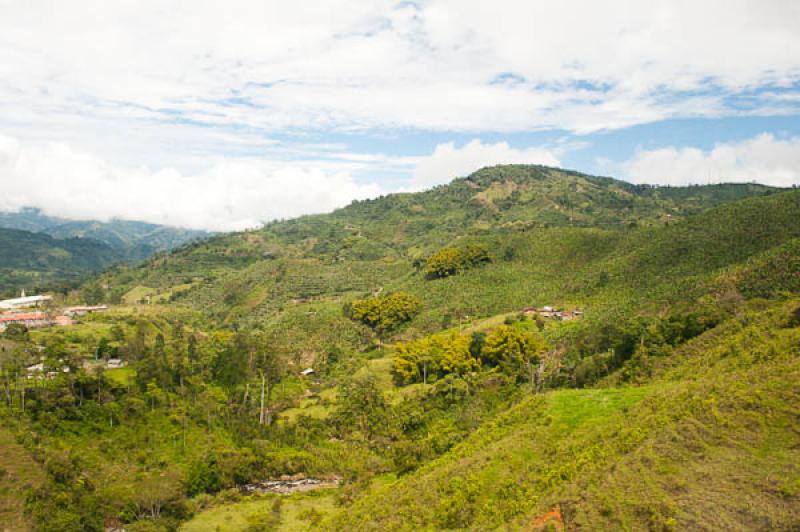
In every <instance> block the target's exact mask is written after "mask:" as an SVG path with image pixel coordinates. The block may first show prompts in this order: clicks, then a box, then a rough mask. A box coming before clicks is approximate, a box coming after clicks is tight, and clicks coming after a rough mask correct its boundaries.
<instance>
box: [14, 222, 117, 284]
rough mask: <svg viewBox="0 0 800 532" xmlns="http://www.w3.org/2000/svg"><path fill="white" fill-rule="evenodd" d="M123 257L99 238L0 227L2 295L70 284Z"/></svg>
mask: <svg viewBox="0 0 800 532" xmlns="http://www.w3.org/2000/svg"><path fill="white" fill-rule="evenodd" d="M119 260H120V256H119V254H118V253H117V252H116V251H115V250H114V249H112V248H111V247H110V246H108V245H107V244H104V243H102V242H99V241H97V240H91V239H87V238H68V239H63V240H62V239H56V238H53V237H51V236H49V235H44V234H39V233H32V232H29V231H21V230H16V229H2V228H0V294H3V295H7V296H11V295H13V294H15V293H16V292H18V290H19V289H20V288H25V289H27V290H28V291H29V292H34V291H36V290H37V289H39V288H53V287H60V286H69V285H71V284H75V283H77V282H79V281H81V280H83V279H84V278H86V276H88V275H89V274H91V273H94V272H97V271H99V270H102V269H104V268H106V267H108V266H109V265H111V264H113V263H115V262H117V261H119Z"/></svg>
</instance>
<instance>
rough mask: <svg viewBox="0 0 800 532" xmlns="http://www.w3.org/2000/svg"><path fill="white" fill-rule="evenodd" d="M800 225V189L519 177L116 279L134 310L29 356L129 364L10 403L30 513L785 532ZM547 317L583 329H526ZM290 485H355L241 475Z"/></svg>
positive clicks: (212, 242) (275, 525)
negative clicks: (20, 432)
mask: <svg viewBox="0 0 800 532" xmlns="http://www.w3.org/2000/svg"><path fill="white" fill-rule="evenodd" d="M797 219H800V191H793V190H789V191H781V190H774V189H768V188H766V187H758V186H754V185H720V186H714V187H688V188H653V187H640V186H634V185H630V184H627V183H624V182H621V181H616V180H613V179H608V178H597V177H592V176H585V175H583V174H577V173H574V172H568V171H562V170H556V169H551V168H543V167H538V166H508V167H495V168H490V169H484V170H481V171H479V172H476V173H475V174H473V175H472V176H469V177H467V178H465V179H459V180H456V181H455V182H453V183H452V184H451V185H447V186H443V187H437V188H436V189H433V190H430V191H426V192H422V193H418V194H398V195H392V196H388V197H384V198H379V199H376V200H371V201H365V202H356V203H354V204H352V205H351V206H349V207H346V208H344V209H340V210H338V211H335V212H333V213H330V214H327V215H318V216H307V217H302V218H299V219H297V220H289V221H281V222H275V223H272V224H269V225H267V226H266V227H264V228H263V229H259V230H254V231H248V232H244V233H236V234H228V235H220V236H216V237H214V238H211V239H208V240H205V241H201V242H193V243H191V244H187V245H185V246H184V247H181V248H180V249H177V250H174V251H173V252H171V253H165V254H159V255H157V256H155V257H153V258H151V259H150V260H148V261H146V262H144V263H143V264H141V265H138V266H135V267H131V266H124V265H119V266H115V267H114V268H112V269H110V270H108V271H106V272H104V273H103V274H102V275H100V276H99V277H97V278H95V279H93V280H92V281H91V285H92V286H107V289H105V290H106V292H105V296H106V298H107V299H108V300H109V301H123V302H125V306H120V307H117V308H116V309H114V310H113V311H112V312H109V313H105V314H98V315H95V316H91V317H89V318H87V319H86V321H85V322H84V323H81V324H79V325H78V326H76V327H74V328H72V329H69V330H63V329H62V330H44V331H36V332H35V333H32V334H31V335H30V342H31V343H33V344H37V345H38V347H37V348H35V349H33V348H31V349H30V350H29V353H33V354H36V353H39V352H40V349H43V351H41V352H43V353H45V354H46V356H47V359H48V360H53V359H54V357H56V356H61V357H62V359H64V360H73V363H74V360H75V359H76V358H78V359H80V358H82V359H83V360H88V361H89V362H90V364H92V363H93V362H92V360H93V359H94V358H95V357H96V356H98V353H100V352H101V351H102V352H103V353H105V354H103V355H102V356H111V354H113V356H119V357H121V358H122V359H123V360H125V361H126V362H128V364H129V365H128V366H127V367H126V368H125V369H124V374H120V372H118V371H117V370H114V373H112V371H108V372H106V373H103V372H102V371H95V370H92V371H79V370H76V371H75V372H74V373H73V372H67V373H61V374H59V375H58V376H57V378H55V379H53V380H52V381H46V382H42V383H35V384H36V386H28V387H27V390H28V394H29V397H28V401H29V402H28V403H27V404H28V409H27V410H26V411H25V412H24V413H23V412H22V411H21V404H20V401H19V400H18V399H15V398H14V397H11V398H10V399H6V402H7V404H8V407H7V408H8V410H9V411H10V412H11V413H12V414H13V415H14V416H16V417H17V418H18V419H19V423H20V426H21V427H24V428H25V433H26V434H30V435H31V436H30V437H26V438H25V439H24V440H25V443H26V447H27V449H28V450H29V451H30V452H31V453H32V454H33V455H34V456H36V457H37V459H38V460H39V461H41V462H42V463H44V464H49V465H48V467H47V468H46V472H47V475H48V477H47V483H46V485H45V487H44V488H42V489H39V490H37V491H36V492H35V493H34V494H33V495H32V497H31V498H30V499H29V502H28V503H27V506H26V507H27V508H28V510H29V512H30V514H31V515H32V516H33V517H34V519H36V520H37V523H39V525H40V526H41V527H42V528H43V529H48V528H47V526H46V523H48V520H49V521H50V522H52V523H58V526H59V527H60V528H59V529H63V530H71V529H76V530H79V529H80V530H83V529H87V530H89V529H90V530H93V529H100V527H101V526H102V524H103V523H121V524H125V527H126V529H127V528H130V529H131V530H173V529H175V528H176V527H177V526H179V524H181V523H183V524H184V526H185V527H186V528H185V529H186V530H202V529H204V528H205V529H208V528H214V527H217V526H219V527H221V528H225V527H228V528H230V529H231V530H248V529H253V528H258V527H262V528H267V529H270V528H271V529H287V530H319V529H327V530H412V529H413V530H417V529H420V530H439V529H466V530H489V529H500V530H503V529H506V530H540V529H547V527H551V528H552V527H555V528H556V529H558V528H559V527H563V526H566V528H567V529H587V530H589V529H603V530H617V529H620V530H684V529H692V530H693V529H725V530H753V529H757V530H758V529H775V530H791V529H793V528H796V527H797V526H798V524H800V489H798V478H800V470H798V467H797V465H796V464H798V463H800V460H798V458H800V456H798V449H800V434H799V433H798V432H797V430H796V421H797V419H798V416H800V409H799V407H800V400H799V399H800V397H798V391H797V386H796V382H797V379H798V377H800V375H798V371H799V370H800V365H799V364H800V352H798V345H800V259H799V258H798V257H799V256H800V255H799V254H798V250H799V249H800V248H798V242H800V224H797V223H796V220H797ZM437 257H438V259H437ZM442 257H444V258H442ZM437 260H439V263H440V265H442V264H443V265H444V267H443V268H433V269H432V264H433V265H435V264H436V263H437ZM448 260H449V261H451V263H448V262H447V261H448ZM448 264H450V266H452V269H448V268H447V267H448ZM441 272H444V273H441ZM392 294H394V296H393V297H394V299H393V297H389V296H391V295H392ZM148 301H149V303H147V302H148ZM542 305H554V306H560V307H565V308H574V307H580V308H582V309H583V310H584V314H583V315H582V317H581V318H579V319H576V320H573V321H563V322H562V321H557V320H543V319H534V318H531V317H528V316H525V315H523V314H521V313H520V311H521V310H522V309H523V308H524V307H528V306H542ZM363 309H367V310H363ZM387 309H388V310H387ZM362 310H363V313H362ZM384 313H386V314H387V316H388V317H389V318H391V320H388V319H387V321H386V324H387V325H386V327H383V324H384V321H382V320H383V317H385V316H383V314H384ZM398 316H400V317H398ZM392 320H394V321H392ZM501 333H502V334H504V335H506V336H505V340H503V337H502V335H501V336H498V335H500V334H501ZM493 335H494V336H493ZM498 337H500V341H495V340H496V338H498ZM515 338H516V339H517V340H515ZM426 342H427V343H426ZM515 342H518V343H515ZM418 345H422V346H423V347H422V348H419V351H418V353H417V354H418V355H419V357H420V358H418V359H416V362H409V363H408V364H409V365H406V366H399V365H398V363H399V362H403V361H404V360H406V361H407V360H412V359H411V358H408V357H410V356H411V355H409V353H412V354H413V349H417V348H416V347H414V346H418ZM101 346H102V349H101ZM498 346H499V347H498ZM515 346H517V347H515ZM531 346H538V347H535V349H539V350H540V351H537V353H538V354H537V357H538V358H537V359H536V361H535V362H532V361H528V363H527V365H526V364H525V363H524V361H522V359H515V358H513V357H512V355H507V358H500V359H498V358H494V359H493V358H492V356H506V355H502V353H505V352H506V351H507V352H508V353H513V352H519V353H522V352H523V351H525V350H526V349H528V348H531V349H533V348H534V347H531ZM31 347H33V346H31ZM515 349H516V350H517V351H514V350H515ZM53 353H55V355H54V354H53ZM492 353H495V354H496V353H501V355H493V354H492ZM514 356H516V355H514ZM520 356H521V355H520ZM403 357H407V358H405V359H404V358H403ZM459 357H461V358H459ZM465 361H466V362H465ZM26 363H27V362H26ZM49 363H50V362H49ZM75 365H76V367H77V365H78V364H77V363H75ZM4 367H6V368H8V367H9V366H8V365H5V366H4ZM16 367H19V366H16ZM308 367H312V368H313V369H314V370H315V373H314V374H313V376H303V375H300V371H301V368H308ZM423 367H424V377H422V376H421V375H422V373H421V372H422V371H423V369H421V368H423ZM398 368H399V369H398ZM404 368H405V369H404ZM409 368H410V369H409ZM95 369H97V368H95ZM12 370H13V368H11V369H8V370H7V371H12ZM401 370H403V371H405V373H402V372H401ZM535 371H539V373H535ZM415 372H416V373H415ZM9 374H11V373H6V375H9ZM269 379H271V380H269ZM23 383H24V381H23ZM22 386H23V388H25V384H23V385H22ZM265 387H266V388H268V390H269V391H265V392H264V395H263V396H262V395H260V393H259V392H260V391H261V390H264V389H265ZM261 397H265V399H263V401H262V399H261ZM263 404H267V406H268V415H269V421H265V422H264V423H263V424H262V423H261V419H262V418H263V416H261V414H263V413H264V412H265V411H264V410H263V409H262V405H263ZM67 450H68V451H67ZM298 473H302V474H305V475H308V476H312V477H317V478H331V476H336V477H337V478H342V479H343V483H342V485H341V487H339V488H334V489H332V490H331V491H330V492H325V493H320V494H318V495H308V496H305V495H304V496H287V497H282V496H275V495H252V496H251V495H246V496H245V495H242V494H241V493H240V491H239V490H238V489H237V486H239V485H241V484H243V483H247V482H252V481H257V480H263V479H265V478H275V477H279V476H281V475H293V474H298ZM53 526H55V525H51V526H50V528H53ZM70 527H72V528H70Z"/></svg>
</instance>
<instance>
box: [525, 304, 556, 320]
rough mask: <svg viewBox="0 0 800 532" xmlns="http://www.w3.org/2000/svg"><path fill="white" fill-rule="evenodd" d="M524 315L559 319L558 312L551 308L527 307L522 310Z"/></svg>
mask: <svg viewBox="0 0 800 532" xmlns="http://www.w3.org/2000/svg"><path fill="white" fill-rule="evenodd" d="M522 312H523V313H525V314H527V315H529V316H530V315H538V316H541V317H543V318H556V317H558V314H559V313H558V311H557V310H556V309H554V308H553V307H550V306H544V307H542V308H536V307H527V308H525V309H523V310H522Z"/></svg>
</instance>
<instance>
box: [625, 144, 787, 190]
mask: <svg viewBox="0 0 800 532" xmlns="http://www.w3.org/2000/svg"><path fill="white" fill-rule="evenodd" d="M619 168H620V170H621V172H622V175H623V177H624V178H628V179H630V180H631V181H633V182H635V183H658V184H668V185H686V184H705V183H723V182H724V183H745V182H750V181H757V182H759V183H764V184H768V185H773V186H780V187H789V186H792V185H794V184H800V137H792V138H787V139H779V138H775V136H774V135H772V134H769V133H762V134H760V135H757V136H756V137H753V138H751V139H748V140H745V141H742V142H735V143H721V144H717V145H716V146H714V148H713V149H711V150H710V151H703V150H700V149H697V148H693V147H684V148H675V147H669V148H661V149H657V150H649V151H648V150H642V151H639V152H637V153H636V155H635V156H634V157H633V158H632V159H630V160H629V161H626V162H625V163H623V164H621V165H620V166H619Z"/></svg>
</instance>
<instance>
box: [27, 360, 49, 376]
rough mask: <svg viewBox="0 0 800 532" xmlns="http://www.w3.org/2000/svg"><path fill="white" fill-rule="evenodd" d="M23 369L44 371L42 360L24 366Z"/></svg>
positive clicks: (33, 371) (34, 371) (36, 371)
mask: <svg viewBox="0 0 800 532" xmlns="http://www.w3.org/2000/svg"><path fill="white" fill-rule="evenodd" d="M25 371H27V372H28V373H42V372H43V371H44V362H39V363H38V364H34V365H32V366H28V367H27V368H25Z"/></svg>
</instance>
